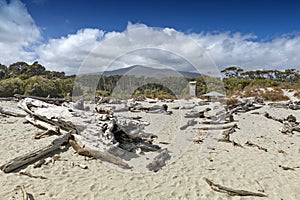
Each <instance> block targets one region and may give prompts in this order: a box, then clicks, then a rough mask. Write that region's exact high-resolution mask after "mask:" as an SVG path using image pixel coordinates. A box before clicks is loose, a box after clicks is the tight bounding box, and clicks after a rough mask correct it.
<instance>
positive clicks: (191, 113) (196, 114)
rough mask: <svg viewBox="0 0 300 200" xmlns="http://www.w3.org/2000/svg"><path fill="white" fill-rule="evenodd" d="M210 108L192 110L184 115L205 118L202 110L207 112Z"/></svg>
mask: <svg viewBox="0 0 300 200" xmlns="http://www.w3.org/2000/svg"><path fill="white" fill-rule="evenodd" d="M210 110H211V109H210V108H206V109H205V110H201V111H195V110H192V111H190V112H188V113H185V115H184V117H185V118H205V116H204V112H207V111H210Z"/></svg>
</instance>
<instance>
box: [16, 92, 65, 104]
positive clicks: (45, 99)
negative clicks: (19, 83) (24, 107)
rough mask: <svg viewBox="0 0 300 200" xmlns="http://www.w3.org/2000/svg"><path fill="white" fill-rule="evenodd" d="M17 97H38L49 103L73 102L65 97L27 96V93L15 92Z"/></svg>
mask: <svg viewBox="0 0 300 200" xmlns="http://www.w3.org/2000/svg"><path fill="white" fill-rule="evenodd" d="M14 96H15V97H16V98H18V99H19V100H20V99H25V98H31V99H37V100H40V101H44V102H47V103H52V104H55V105H61V104H62V103H64V102H71V100H70V99H64V98H48V97H37V96H25V95H20V94H15V95H14Z"/></svg>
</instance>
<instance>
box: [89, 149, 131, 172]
mask: <svg viewBox="0 0 300 200" xmlns="http://www.w3.org/2000/svg"><path fill="white" fill-rule="evenodd" d="M88 151H89V152H90V153H91V155H92V156H93V157H94V158H96V159H100V160H102V161H106V162H110V163H113V164H115V165H117V166H119V167H121V168H123V169H131V168H132V167H130V166H129V165H128V164H127V163H126V162H124V161H123V160H122V159H121V158H119V157H117V156H114V155H113V154H111V153H109V152H107V151H98V150H93V149H88Z"/></svg>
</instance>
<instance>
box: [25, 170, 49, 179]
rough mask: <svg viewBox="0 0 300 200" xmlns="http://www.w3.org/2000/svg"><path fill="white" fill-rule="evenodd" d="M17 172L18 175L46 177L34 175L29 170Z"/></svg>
mask: <svg viewBox="0 0 300 200" xmlns="http://www.w3.org/2000/svg"><path fill="white" fill-rule="evenodd" d="M19 174H20V175H25V176H29V177H30V178H40V179H47V177H45V176H36V175H32V174H31V173H30V172H27V171H21V172H20V173H19Z"/></svg>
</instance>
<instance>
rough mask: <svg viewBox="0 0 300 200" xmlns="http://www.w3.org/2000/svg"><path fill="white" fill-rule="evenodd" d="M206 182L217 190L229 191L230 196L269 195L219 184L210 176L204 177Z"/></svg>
mask: <svg viewBox="0 0 300 200" xmlns="http://www.w3.org/2000/svg"><path fill="white" fill-rule="evenodd" d="M204 180H205V181H206V183H207V184H208V185H209V186H210V187H211V189H213V190H214V191H216V192H222V193H227V194H228V195H230V196H256V197H267V195H266V194H264V193H259V192H251V191H247V190H237V189H232V188H229V187H225V186H222V185H219V184H217V183H214V182H212V181H211V180H209V179H208V178H204Z"/></svg>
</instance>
